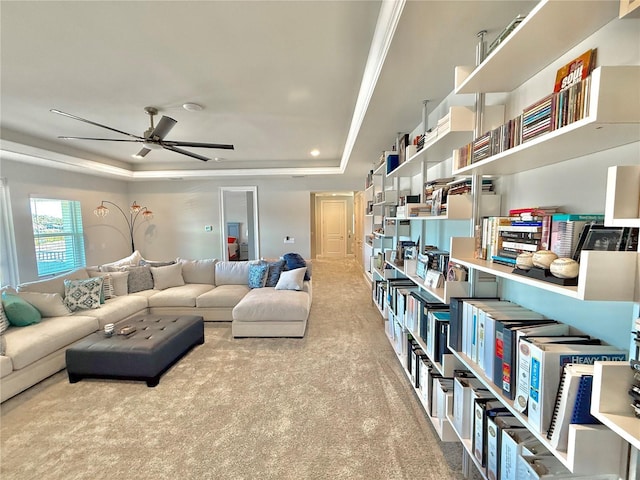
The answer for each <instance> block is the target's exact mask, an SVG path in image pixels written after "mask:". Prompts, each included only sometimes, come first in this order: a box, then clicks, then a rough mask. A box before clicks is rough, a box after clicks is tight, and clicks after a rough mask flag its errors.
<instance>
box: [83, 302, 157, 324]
mask: <svg viewBox="0 0 640 480" xmlns="http://www.w3.org/2000/svg"><path fill="white" fill-rule="evenodd" d="M146 309H147V299H146V297H144V296H138V295H135V294H134V295H127V296H126V297H113V298H111V299H109V300H106V301H105V302H104V304H103V305H102V306H101V307H100V308H98V309H95V310H82V311H80V312H78V313H76V315H84V316H88V317H93V318H95V319H97V320H98V328H102V327H104V326H105V324H107V323H118V322H120V321H121V320H124V319H125V318H129V317H130V316H132V315H135V314H136V313H140V312H144V311H146Z"/></svg>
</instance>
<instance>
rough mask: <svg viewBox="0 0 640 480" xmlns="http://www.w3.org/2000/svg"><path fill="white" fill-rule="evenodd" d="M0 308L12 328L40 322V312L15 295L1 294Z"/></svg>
mask: <svg viewBox="0 0 640 480" xmlns="http://www.w3.org/2000/svg"><path fill="white" fill-rule="evenodd" d="M2 306H3V308H4V312H5V314H6V315H7V318H8V319H9V323H10V324H11V325H13V326H16V327H26V326H28V325H32V324H34V323H38V322H40V321H41V320H42V315H41V314H40V311H38V309H37V308H36V307H34V306H33V305H31V304H30V303H29V302H27V301H26V300H23V299H22V298H20V297H19V296H18V295H17V294H15V293H9V292H2Z"/></svg>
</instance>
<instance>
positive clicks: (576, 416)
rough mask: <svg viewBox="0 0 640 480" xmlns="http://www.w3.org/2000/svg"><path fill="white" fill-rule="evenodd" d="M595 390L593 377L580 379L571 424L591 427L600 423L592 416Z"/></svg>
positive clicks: (585, 376)
mask: <svg viewBox="0 0 640 480" xmlns="http://www.w3.org/2000/svg"><path fill="white" fill-rule="evenodd" d="M592 388H593V375H583V376H582V377H581V378H580V385H579V386H578V393H577V394H576V402H575V404H574V405H573V413H572V415H571V423H578V424H582V425H591V424H595V423H600V421H599V420H598V419H596V417H594V416H593V415H591V390H592Z"/></svg>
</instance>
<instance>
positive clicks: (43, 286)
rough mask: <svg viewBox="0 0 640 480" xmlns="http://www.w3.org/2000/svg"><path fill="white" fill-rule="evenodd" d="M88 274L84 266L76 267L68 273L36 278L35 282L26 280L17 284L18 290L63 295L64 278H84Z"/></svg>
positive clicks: (87, 276)
mask: <svg viewBox="0 0 640 480" xmlns="http://www.w3.org/2000/svg"><path fill="white" fill-rule="evenodd" d="M87 278H89V274H88V273H87V270H86V269H85V268H78V269H77V270H74V271H72V272H69V273H65V274H63V275H58V276H57V277H52V278H49V279H47V280H38V281H35V282H26V283H21V284H20V285H18V291H19V292H41V293H59V294H60V295H62V296H64V281H65V280H86V279H87Z"/></svg>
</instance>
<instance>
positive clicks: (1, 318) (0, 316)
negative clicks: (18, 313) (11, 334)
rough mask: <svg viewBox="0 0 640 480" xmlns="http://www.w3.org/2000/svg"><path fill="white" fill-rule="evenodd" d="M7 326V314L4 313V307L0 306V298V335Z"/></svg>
mask: <svg viewBox="0 0 640 480" xmlns="http://www.w3.org/2000/svg"><path fill="white" fill-rule="evenodd" d="M7 328H9V319H8V318H7V314H6V313H4V307H3V306H2V300H0V335H2V334H4V332H6V331H7Z"/></svg>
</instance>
